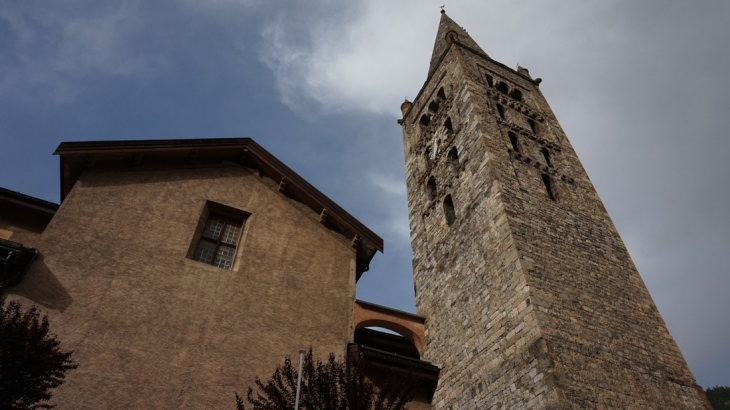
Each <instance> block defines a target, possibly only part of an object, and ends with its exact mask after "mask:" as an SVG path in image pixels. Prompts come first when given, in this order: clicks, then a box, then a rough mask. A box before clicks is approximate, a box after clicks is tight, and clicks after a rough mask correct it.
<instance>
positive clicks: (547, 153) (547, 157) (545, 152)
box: [540, 147, 553, 168]
mask: <svg viewBox="0 0 730 410" xmlns="http://www.w3.org/2000/svg"><path fill="white" fill-rule="evenodd" d="M540 152H541V153H542V156H543V158H545V163H546V164H547V166H549V167H551V168H552V166H553V162H552V161H551V160H550V151H549V150H548V149H547V148H545V147H543V148H542V149H541V150H540Z"/></svg>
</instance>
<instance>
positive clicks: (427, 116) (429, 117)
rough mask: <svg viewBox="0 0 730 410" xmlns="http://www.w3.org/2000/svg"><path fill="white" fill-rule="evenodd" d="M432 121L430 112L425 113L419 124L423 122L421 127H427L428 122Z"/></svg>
mask: <svg viewBox="0 0 730 410" xmlns="http://www.w3.org/2000/svg"><path fill="white" fill-rule="evenodd" d="M430 122H431V116H430V115H428V114H423V115H422V116H421V120H420V121H419V124H421V127H427V126H428V123H430Z"/></svg>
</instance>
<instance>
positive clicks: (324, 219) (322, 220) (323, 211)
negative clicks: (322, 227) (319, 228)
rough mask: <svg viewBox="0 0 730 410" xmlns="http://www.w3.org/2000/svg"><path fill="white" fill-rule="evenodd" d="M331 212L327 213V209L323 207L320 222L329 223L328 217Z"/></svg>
mask: <svg viewBox="0 0 730 410" xmlns="http://www.w3.org/2000/svg"><path fill="white" fill-rule="evenodd" d="M328 216H329V214H328V213H327V209H324V208H322V212H320V213H319V223H321V224H325V223H327V217H328Z"/></svg>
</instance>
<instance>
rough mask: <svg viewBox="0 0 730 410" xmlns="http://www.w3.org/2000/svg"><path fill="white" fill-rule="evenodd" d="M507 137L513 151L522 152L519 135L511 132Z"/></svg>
mask: <svg viewBox="0 0 730 410" xmlns="http://www.w3.org/2000/svg"><path fill="white" fill-rule="evenodd" d="M507 135H508V136H509V142H510V144H512V150H513V151H514V152H520V144H519V142H517V134H515V133H514V132H512V131H510V132H508V133H507Z"/></svg>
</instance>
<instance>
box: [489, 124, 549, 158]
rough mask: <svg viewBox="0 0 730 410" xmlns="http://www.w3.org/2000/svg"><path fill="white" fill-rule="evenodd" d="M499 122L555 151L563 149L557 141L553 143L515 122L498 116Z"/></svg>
mask: <svg viewBox="0 0 730 410" xmlns="http://www.w3.org/2000/svg"><path fill="white" fill-rule="evenodd" d="M497 122H498V123H500V124H502V125H504V126H505V127H507V128H509V129H510V130H512V131H514V132H516V133H518V134H521V135H524V136H525V137H527V138H529V139H531V140H533V141H536V142H538V143H539V144H542V145H544V146H546V147H548V148H550V149H551V150H553V151H558V152H560V151H562V150H563V149H562V148H561V147H560V145H558V144H555V143H552V142H550V141H547V140H546V139H544V138H541V137H538V136H537V135H535V134H533V133H531V132H530V131H528V130H526V129H524V128H522V127H520V126H519V125H517V124H515V123H513V122H510V121H507V120H505V119H503V118H497Z"/></svg>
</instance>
